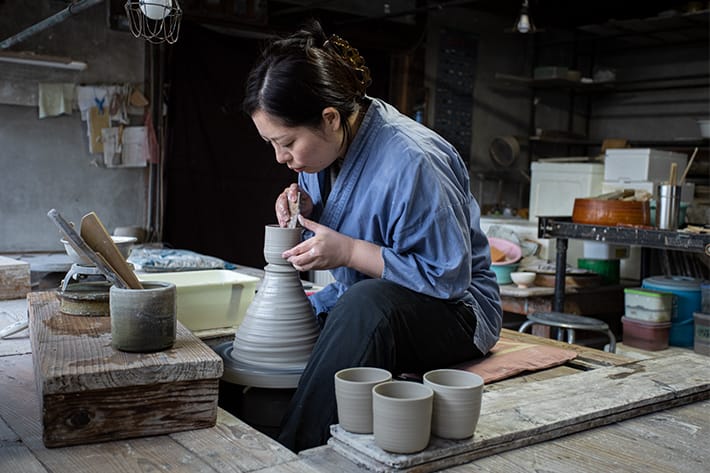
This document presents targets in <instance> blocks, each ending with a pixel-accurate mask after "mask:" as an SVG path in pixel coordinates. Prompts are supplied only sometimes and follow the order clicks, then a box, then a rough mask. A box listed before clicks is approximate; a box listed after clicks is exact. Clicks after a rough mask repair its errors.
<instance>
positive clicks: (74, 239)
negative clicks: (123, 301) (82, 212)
mask: <svg viewBox="0 0 710 473" xmlns="http://www.w3.org/2000/svg"><path fill="white" fill-rule="evenodd" d="M47 216H48V217H49V218H50V220H52V222H54V223H55V225H57V227H59V230H61V232H62V234H63V235H64V237H65V238H66V239H67V241H68V242H69V244H70V245H71V247H72V248H74V251H76V252H77V253H78V254H80V255H84V256H86V257H87V258H89V260H90V261H91V262H92V263H94V266H96V267H97V268H98V270H99V271H100V272H101V274H103V275H104V276H105V277H106V279H107V280H108V281H109V282H111V283H112V284H114V285H116V286H118V287H120V288H122V289H125V288H127V287H128V284H126V281H124V280H123V278H122V277H121V276H120V275H119V274H117V273H116V272H115V271H114V270H113V268H112V267H110V266H109V265H108V264H107V263H106V260H105V259H104V258H102V257H101V255H99V254H97V253H95V252H94V250H92V249H91V248H90V247H89V245H87V244H86V242H85V241H84V239H83V238H81V236H79V234H78V233H77V232H76V230H74V227H72V226H71V224H70V223H69V222H67V221H66V220H65V219H64V217H62V215H61V214H60V213H59V212H58V211H57V210H56V209H52V210H50V211H49V212H47ZM112 242H113V241H112Z"/></svg>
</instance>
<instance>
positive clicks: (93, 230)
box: [81, 212, 143, 289]
mask: <svg viewBox="0 0 710 473" xmlns="http://www.w3.org/2000/svg"><path fill="white" fill-rule="evenodd" d="M81 237H82V238H83V239H84V241H86V244H87V245H89V246H90V247H91V249H93V250H94V251H95V252H96V253H98V254H99V255H100V256H102V257H103V259H104V260H105V262H106V263H107V264H108V265H109V266H111V268H113V270H114V271H115V272H116V274H118V275H119V276H121V278H123V280H124V281H126V284H127V285H128V288H129V289H143V285H142V284H141V282H140V281H139V280H138V278H137V277H136V274H135V273H134V272H133V269H131V267H130V266H128V263H127V262H126V259H125V258H124V257H123V255H122V254H121V252H120V251H119V249H118V247H117V246H116V244H115V243H114V242H113V239H111V235H109V233H108V231H106V227H104V225H103V223H101V220H99V217H98V216H97V215H96V213H94V212H89V213H88V214H86V215H84V216H83V217H82V218H81Z"/></svg>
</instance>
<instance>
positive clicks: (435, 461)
mask: <svg viewBox="0 0 710 473" xmlns="http://www.w3.org/2000/svg"><path fill="white" fill-rule="evenodd" d="M708 361H709V359H708V357H704V356H702V355H696V354H693V353H688V354H683V355H676V356H671V357H666V358H654V359H650V360H642V361H636V362H632V363H629V364H626V365H621V366H614V367H607V368H599V369H596V370H592V371H587V372H582V373H578V374H572V375H569V376H563V377H560V378H553V379H547V380H544V381H539V382H534V383H530V384H526V385H516V386H511V387H510V388H506V389H501V390H498V391H489V392H485V393H484V395H483V403H482V407H481V417H480V420H479V422H478V426H477V428H476V433H475V435H474V436H473V438H471V439H468V440H462V441H452V440H444V439H440V438H438V437H434V436H432V438H431V441H430V443H429V446H428V447H427V448H426V449H425V450H423V451H422V452H419V453H416V454H411V455H402V454H391V453H388V452H385V451H384V450H382V449H381V448H379V447H378V446H377V445H375V441H374V437H373V435H363V434H352V433H349V432H346V431H345V430H343V429H341V428H340V426H339V425H334V426H332V427H331V433H332V435H333V436H332V437H331V439H330V440H329V441H328V443H329V445H330V446H331V447H332V448H333V450H335V451H337V452H339V453H340V454H342V455H343V456H345V457H346V458H348V459H350V460H351V461H353V462H355V463H357V464H358V465H360V466H363V467H366V468H368V469H370V470H373V471H378V472H400V471H407V472H417V473H425V472H430V471H437V470H441V469H443V468H448V467H452V466H454V465H458V464H462V463H467V462H470V461H472V460H475V459H477V458H482V457H485V456H488V455H493V454H496V453H500V452H504V451H508V450H512V449H515V448H520V447H524V446H527V445H532V444H535V443H539V442H544V441H546V440H550V439H554V438H558V437H562V436H564V435H568V434H571V433H574V432H580V431H583V430H588V429H591V428H594V427H598V426H601V425H606V424H610V423H613V422H618V421H621V420H624V419H629V418H632V417H636V416H639V415H643V414H647V413H650V412H655V411H660V410H664V409H668V408H670V407H674V406H679V405H682V404H688V403H692V402H696V401H700V400H706V399H710V363H709V362H708Z"/></svg>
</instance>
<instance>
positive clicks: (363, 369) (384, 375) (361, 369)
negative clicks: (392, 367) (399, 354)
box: [335, 366, 392, 386]
mask: <svg viewBox="0 0 710 473" xmlns="http://www.w3.org/2000/svg"><path fill="white" fill-rule="evenodd" d="M351 373H372V374H380V375H381V376H380V377H373V378H371V379H362V380H356V379H348V378H345V377H343V376H345V375H348V374H351ZM335 379H337V380H338V382H340V383H344V384H349V385H353V386H355V385H367V384H372V383H378V384H379V383H384V382H387V381H389V380H391V379H392V373H390V372H389V371H388V370H386V369H384V368H377V367H375V366H353V367H350V368H343V369H341V370H339V371H337V372H336V373H335Z"/></svg>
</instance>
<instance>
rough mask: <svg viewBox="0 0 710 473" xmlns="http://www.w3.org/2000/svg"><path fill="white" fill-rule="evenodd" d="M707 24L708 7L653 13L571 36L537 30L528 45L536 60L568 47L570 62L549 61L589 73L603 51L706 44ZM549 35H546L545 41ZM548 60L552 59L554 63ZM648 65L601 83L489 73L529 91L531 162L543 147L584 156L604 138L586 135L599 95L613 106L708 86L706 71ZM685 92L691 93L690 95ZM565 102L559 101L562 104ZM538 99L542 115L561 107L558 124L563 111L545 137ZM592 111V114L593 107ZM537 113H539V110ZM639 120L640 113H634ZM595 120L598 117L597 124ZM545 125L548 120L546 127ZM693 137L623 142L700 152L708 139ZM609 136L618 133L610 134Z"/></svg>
mask: <svg viewBox="0 0 710 473" xmlns="http://www.w3.org/2000/svg"><path fill="white" fill-rule="evenodd" d="M709 27H710V10H703V11H696V12H692V13H680V12H663V13H662V14H659V16H656V17H651V18H641V19H633V20H623V21H618V20H610V21H608V22H606V23H604V24H598V25H587V26H582V27H578V28H577V29H576V30H575V32H574V33H573V34H568V35H566V36H564V37H562V38H560V37H556V36H555V35H551V36H549V37H548V36H545V35H543V36H541V39H540V40H539V42H538V44H537V45H536V48H537V49H536V51H537V55H538V57H539V58H541V57H543V56H544V55H545V54H546V53H549V52H550V51H557V52H556V53H554V54H549V56H550V57H553V58H554V57H558V58H559V57H564V56H565V53H562V52H561V51H563V50H565V48H566V50H567V51H568V53H570V51H571V53H570V54H571V57H572V58H573V63H572V64H564V60H562V61H561V62H557V64H561V65H562V66H570V68H571V69H579V70H581V71H582V76H583V77H585V76H586V77H590V76H592V71H593V69H594V68H595V66H596V65H597V63H598V62H599V61H601V60H603V58H604V55H605V54H606V56H607V58H606V59H607V60H608V56H613V55H615V54H618V53H619V52H620V51H627V52H628V51H631V50H633V51H636V50H638V51H639V52H645V53H648V52H649V48H680V49H679V51H680V52H682V51H684V50H685V49H686V48H687V47H688V46H689V45H695V46H699V45H701V46H702V47H707V38H708V36H707V35H708V29H709ZM550 37H551V38H554V39H552V40H549V38H550ZM546 40H547V41H546ZM556 48H557V49H556ZM654 53H655V51H654ZM537 62H538V63H539V64H540V65H549V64H548V63H546V62H545V61H544V60H542V59H539V60H538V61H537ZM548 62H552V61H549V58H548ZM552 63H553V64H554V62H552ZM631 67H632V68H638V67H639V65H638V64H636V65H633V66H631ZM650 69H651V71H650V72H649V71H648V70H646V71H644V73H646V74H648V75H649V77H643V76H642V75H639V76H633V75H632V74H627V76H626V77H627V78H629V79H631V80H615V81H607V82H588V81H584V80H583V81H579V80H570V79H567V78H564V77H560V78H544V79H543V78H534V77H523V76H516V75H511V74H504V73H498V74H496V75H495V79H496V81H497V85H498V86H500V87H514V88H521V87H523V88H528V89H529V90H531V91H532V93H533V98H532V104H531V107H532V108H531V114H530V121H529V131H530V133H529V134H530V138H529V139H530V148H529V153H530V158H531V160H534V159H535V158H536V157H537V156H536V151H537V152H538V154H539V150H544V152H545V153H544V154H547V155H552V156H554V155H561V154H560V153H562V152H566V153H567V155H568V156H579V155H580V153H581V154H582V155H585V154H589V153H588V152H589V151H590V150H589V148H597V149H601V146H602V143H603V139H604V138H605V136H596V137H595V136H593V135H592V134H590V128H591V127H593V125H591V124H592V122H594V120H599V119H597V118H595V117H594V115H593V113H592V105H593V104H595V105H597V104H599V103H600V102H601V98H602V97H609V96H614V97H616V96H618V97H619V100H618V102H619V103H627V102H630V101H631V102H632V101H633V99H634V98H636V97H641V96H642V95H641V94H645V93H650V94H653V93H656V95H649V96H648V97H653V98H652V99H648V100H655V101H657V102H660V101H661V100H660V99H659V97H662V96H661V95H658V94H660V93H662V92H663V91H668V92H671V93H674V92H677V93H681V92H683V91H689V93H691V94H693V95H695V96H699V97H702V96H703V95H702V94H703V92H702V91H705V90H708V89H710V74H708V72H707V71H702V70H700V71H697V70H696V71H690V72H687V73H684V74H680V75H673V76H669V74H672V73H673V72H675V71H672V70H666V72H665V73H663V72H662V68H650ZM621 76H623V74H621ZM621 78H623V77H621ZM617 79H620V77H617ZM693 90H697V91H699V92H698V93H696V92H693ZM555 94H557V95H555ZM624 94H626V95H624ZM662 98H665V97H662ZM565 100H566V102H567V103H566V105H565ZM614 100H616V98H615V99H614ZM702 102H703V99H702V98H700V99H697V101H696V102H695V104H696V105H694V106H688V105H687V102H686V103H685V106H686V110H692V109H693V108H696V109H698V108H699V104H701V103H702ZM545 103H546V104H550V105H551V106H552V107H553V108H552V109H550V108H548V109H547V110H548V112H549V111H550V110H554V107H555V104H557V108H559V109H560V110H565V109H566V113H567V120H566V122H567V123H566V127H565V125H564V124H563V123H564V115H563V116H562V117H559V116H558V117H557V118H558V119H557V123H559V125H560V127H561V130H552V131H555V132H556V133H554V135H553V136H549V135H548V134H547V131H548V130H546V129H545V128H546V127H545V126H544V124H540V122H541V121H544V118H545V117H549V113H548V114H547V115H545V112H544V109H542V108H541V107H542V104H545ZM560 106H561V108H560ZM595 108H596V110H597V111H598V110H599V107H598V106H596V107H595ZM541 110H543V111H542V112H541ZM625 111H626V110H624V112H625ZM541 113H542V115H541ZM636 113H638V112H636ZM702 113H705V114H707V111H705V112H699V114H702ZM687 115H690V113H686V116H687ZM560 118H562V120H560ZM613 118H617V117H613ZM613 118H612V119H613ZM639 118H641V119H643V118H647V117H644V116H639ZM633 119H634V117H633V116H630V117H629V120H633ZM597 123H599V122H598V121H597ZM553 126H555V125H554V124H553ZM596 128H597V133H598V132H599V129H598V127H596ZM540 131H542V133H540ZM607 131H608V130H607ZM562 132H566V133H567V135H568V136H565V133H562ZM695 134H696V133H694V132H691V133H690V134H689V135H684V137H683V138H682V139H674V138H675V136H679V134H678V133H676V135H675V136H669V137H668V139H658V138H657V137H653V138H652V137H650V136H649V139H634V137H633V136H632V137H630V139H629V145H630V146H633V147H660V148H665V149H674V150H686V151H687V150H692V149H693V148H695V147H698V148H701V149H703V150H704V151H705V152H706V153H707V150H708V148H709V147H710V146H709V145H710V140H708V139H703V138H700V137H698V138H693V136H694V135H695ZM615 137H620V136H618V135H617V136H615Z"/></svg>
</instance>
